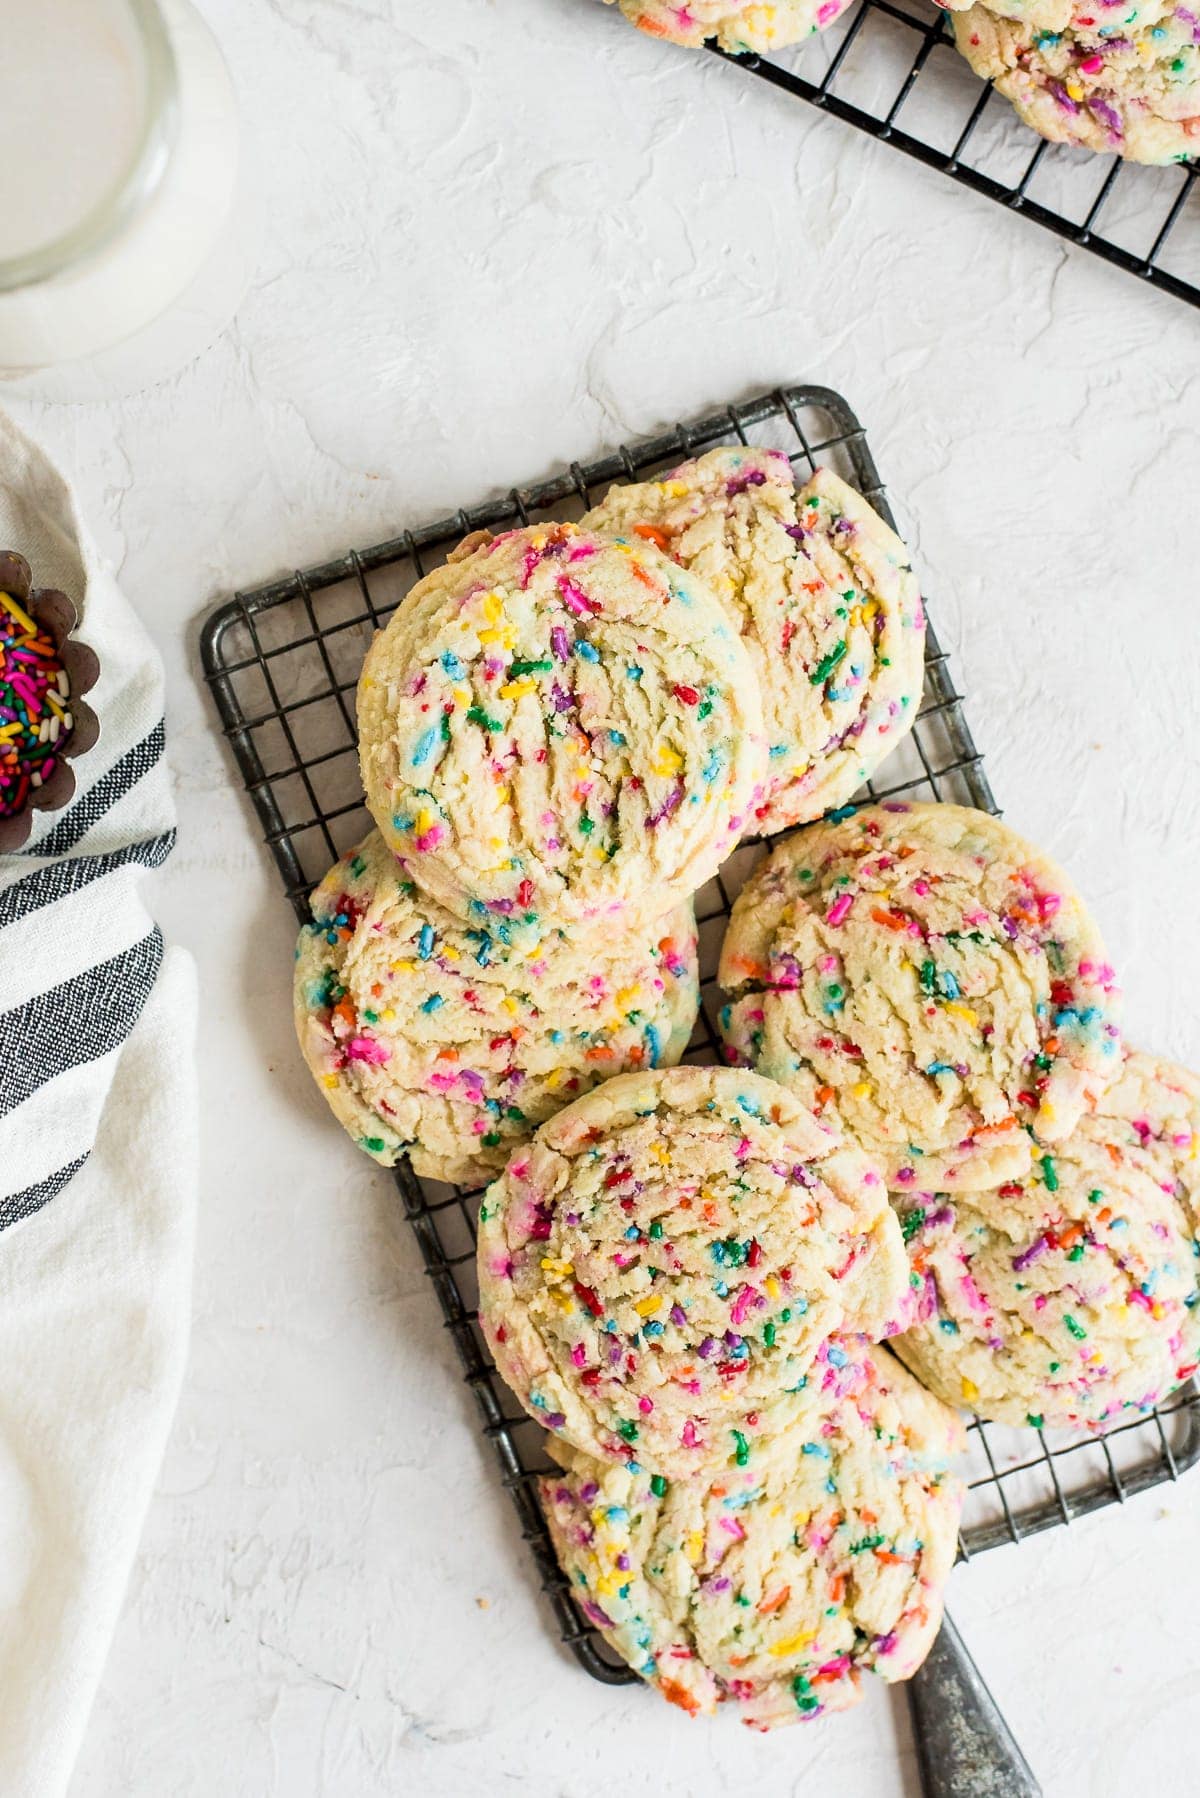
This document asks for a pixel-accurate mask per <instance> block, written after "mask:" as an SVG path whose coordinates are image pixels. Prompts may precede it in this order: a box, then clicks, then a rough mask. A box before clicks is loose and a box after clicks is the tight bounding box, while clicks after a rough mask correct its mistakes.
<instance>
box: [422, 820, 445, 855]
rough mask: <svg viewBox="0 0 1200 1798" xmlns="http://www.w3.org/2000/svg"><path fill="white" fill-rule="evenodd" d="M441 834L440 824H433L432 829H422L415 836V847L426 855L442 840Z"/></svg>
mask: <svg viewBox="0 0 1200 1798" xmlns="http://www.w3.org/2000/svg"><path fill="white" fill-rule="evenodd" d="M443 834H444V833H443V830H442V827H441V825H440V824H435V825H434V826H433V827H432V829H430V830H426V831H423V832H422V834H421V835H420V836H419V837H418V838H417V848H418V849H419V851H420V852H421V854H422V855H427V854H428V853H429V851H430V850H431V849H436V848H437V846H438V844H439V843H440V842H441V840H442V836H443Z"/></svg>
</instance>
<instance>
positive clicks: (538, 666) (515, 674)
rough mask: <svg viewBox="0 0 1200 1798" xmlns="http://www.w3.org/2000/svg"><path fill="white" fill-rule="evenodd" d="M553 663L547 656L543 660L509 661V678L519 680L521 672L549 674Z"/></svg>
mask: <svg viewBox="0 0 1200 1798" xmlns="http://www.w3.org/2000/svg"><path fill="white" fill-rule="evenodd" d="M553 666H554V663H553V662H552V661H551V660H550V658H549V656H547V657H546V660H545V661H544V662H510V663H509V665H508V678H509V680H519V679H520V677H521V675H523V674H549V672H550V670H551V669H552V668H553Z"/></svg>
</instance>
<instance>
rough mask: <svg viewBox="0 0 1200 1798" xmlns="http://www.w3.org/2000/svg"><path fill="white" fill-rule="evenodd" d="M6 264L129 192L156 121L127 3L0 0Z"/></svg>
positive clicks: (0, 162) (0, 218)
mask: <svg viewBox="0 0 1200 1798" xmlns="http://www.w3.org/2000/svg"><path fill="white" fill-rule="evenodd" d="M0 67H2V68H3V69H4V103H3V106H0V263H3V262H9V261H13V260H16V259H18V258H26V257H28V256H30V255H31V254H32V253H34V252H36V251H40V250H45V249H46V248H47V247H48V246H49V245H51V244H53V243H55V242H56V241H57V240H58V239H60V238H63V237H67V236H70V235H73V234H75V233H77V232H78V231H79V230H80V228H81V227H83V226H86V225H87V223H88V221H89V220H91V219H94V218H95V217H96V216H97V214H98V213H101V212H103V211H104V209H105V208H106V206H109V205H111V204H112V202H113V199H114V197H115V196H116V195H118V194H119V193H120V191H121V189H122V186H123V184H124V183H125V181H126V180H127V178H128V176H129V174H130V172H131V170H132V169H133V166H134V163H135V161H136V158H137V155H138V152H139V149H140V147H141V143H142V140H143V136H144V133H145V130H146V127H147V124H148V120H147V98H148V96H147V87H148V82H147V69H146V50H145V46H144V43H143V40H142V38H141V36H140V35H139V33H138V31H137V29H136V27H135V23H134V15H133V14H132V12H131V11H130V8H129V7H128V5H127V4H125V0H0Z"/></svg>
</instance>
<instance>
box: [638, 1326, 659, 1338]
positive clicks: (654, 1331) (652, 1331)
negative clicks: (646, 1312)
mask: <svg viewBox="0 0 1200 1798" xmlns="http://www.w3.org/2000/svg"><path fill="white" fill-rule="evenodd" d="M642 1332H643V1334H644V1335H646V1336H661V1335H662V1333H663V1326H662V1325H661V1324H643V1325H642Z"/></svg>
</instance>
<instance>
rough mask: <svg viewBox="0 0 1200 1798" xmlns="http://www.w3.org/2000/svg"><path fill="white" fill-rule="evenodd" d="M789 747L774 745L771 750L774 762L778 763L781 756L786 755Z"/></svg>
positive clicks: (782, 744) (784, 744)
mask: <svg viewBox="0 0 1200 1798" xmlns="http://www.w3.org/2000/svg"><path fill="white" fill-rule="evenodd" d="M789 747H790V745H789V744H787V743H772V745H771V749H770V755H771V759H772V761H777V760H778V759H779V757H780V756H781V755H786V754H787V752H788V749H789Z"/></svg>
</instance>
